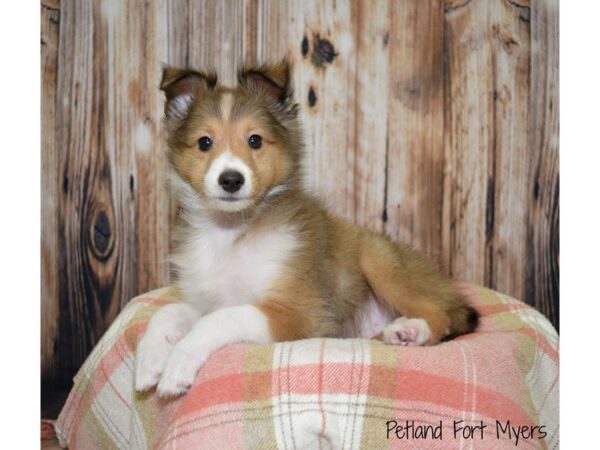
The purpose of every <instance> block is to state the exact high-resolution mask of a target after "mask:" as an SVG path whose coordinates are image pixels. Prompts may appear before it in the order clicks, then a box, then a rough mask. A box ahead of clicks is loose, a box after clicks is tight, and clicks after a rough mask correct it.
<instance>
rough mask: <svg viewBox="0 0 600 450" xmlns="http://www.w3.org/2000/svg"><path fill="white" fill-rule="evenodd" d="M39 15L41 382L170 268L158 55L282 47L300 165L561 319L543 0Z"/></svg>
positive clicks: (227, 59)
mask: <svg viewBox="0 0 600 450" xmlns="http://www.w3.org/2000/svg"><path fill="white" fill-rule="evenodd" d="M41 15H42V29H41V62H42V65H41V70H42V111H41V114H42V130H43V132H42V237H41V246H42V342H41V344H42V347H41V357H42V380H43V385H44V386H45V387H46V388H48V389H51V388H55V389H59V388H67V387H68V386H69V384H70V382H71V377H72V376H73V374H74V373H75V371H76V370H77V368H78V367H79V366H80V364H81V363H82V361H83V360H84V358H85V357H86V356H87V354H88V353H89V351H90V350H91V349H92V347H93V345H94V344H95V343H96V342H97V341H98V339H99V337H100V336H101V335H102V333H103V332H104V330H105V329H106V328H107V327H108V325H109V324H110V323H111V321H112V320H113V319H114V317H115V316H116V315H117V314H118V312H119V311H120V309H121V308H122V307H123V306H124V305H125V304H126V303H127V301H128V300H129V299H130V298H131V297H132V296H134V295H136V294H138V293H140V292H143V291H146V290H149V289H152V288H155V287H158V286H161V285H164V284H166V283H167V282H168V278H169V273H168V266H167V263H166V255H167V252H168V248H169V230H170V228H169V227H170V223H171V222H172V220H173V210H174V208H173V205H172V204H171V201H170V198H169V193H168V191H167V189H166V185H165V177H164V167H165V158H164V143H163V129H162V125H161V112H162V103H163V99H162V96H161V94H160V93H159V91H158V89H157V86H158V83H159V78H160V73H161V70H160V66H161V63H168V64H172V65H182V66H192V67H200V68H201V67H207V66H213V67H215V68H216V69H217V71H218V73H219V75H220V78H221V80H223V81H225V82H227V83H233V81H234V74H235V70H236V67H237V66H238V64H240V63H242V62H243V61H246V60H259V61H263V60H274V59H279V58H281V56H282V55H286V54H287V55H288V56H289V57H290V58H291V59H292V60H293V61H294V62H295V75H296V89H297V91H296V92H297V98H298V101H299V102H300V103H301V104H302V107H303V117H304V121H305V125H306V133H307V141H308V144H309V148H310V153H309V157H308V159H307V164H309V167H311V170H310V171H309V173H310V177H309V179H308V180H307V183H308V185H309V186H311V187H313V188H314V189H315V190H317V191H318V192H320V193H321V194H322V196H323V197H324V198H325V199H327V200H328V201H329V203H330V204H331V208H332V209H333V210H334V211H335V212H337V213H339V214H341V215H342V216H344V217H346V218H348V219H350V220H353V221H355V222H357V223H359V224H362V225H366V226H368V227H371V228H373V229H377V230H382V231H385V232H387V233H388V234H389V235H391V236H392V237H394V238H396V239H399V240H402V241H405V242H408V243H411V244H413V245H414V246H416V247H418V248H420V249H422V250H424V251H425V252H427V253H429V254H432V255H436V256H438V257H439V258H440V259H441V261H442V262H443V264H444V266H445V268H446V269H445V270H447V271H448V273H450V274H452V275H455V276H456V277H459V278H461V279H464V280H468V281H472V282H476V283H481V284H485V285H487V286H490V287H492V288H495V289H498V290H500V291H503V292H505V293H507V294H510V295H513V296H515V297H517V298H520V299H524V300H525V301H527V302H528V303H529V304H532V305H534V306H535V307H537V308H538V309H539V310H541V311H542V312H543V313H544V314H546V315H547V316H548V317H549V318H550V320H552V322H553V323H554V324H555V325H556V326H558V282H559V276H558V260H559V253H558V225H559V224H558V208H559V204H558V192H559V175H558V0H546V1H542V0H538V1H531V2H530V1H529V0H445V1H444V0H382V1H341V0H338V1H320V0H298V1H289V2H285V1H278V0H270V1H268V0H228V1H195V0H189V1H188V0H179V1H178V0H157V1H150V2H148V1H143V0H130V1H126V2H122V1H119V0H102V1H96V0H62V1H59V0H42V3H41ZM332 169H335V172H334V171H333V170H332ZM340 179H343V180H344V183H343V184H342V185H340Z"/></svg>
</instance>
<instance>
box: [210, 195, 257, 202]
mask: <svg viewBox="0 0 600 450" xmlns="http://www.w3.org/2000/svg"><path fill="white" fill-rule="evenodd" d="M217 200H220V201H222V202H230V203H234V202H241V201H245V200H250V197H233V196H228V197H217Z"/></svg>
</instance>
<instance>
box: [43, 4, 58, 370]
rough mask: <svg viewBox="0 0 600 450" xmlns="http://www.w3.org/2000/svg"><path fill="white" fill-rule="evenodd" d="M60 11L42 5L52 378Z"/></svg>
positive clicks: (51, 363)
mask: <svg viewBox="0 0 600 450" xmlns="http://www.w3.org/2000/svg"><path fill="white" fill-rule="evenodd" d="M59 26H60V10H59V9H58V5H57V4H56V3H55V2H42V4H41V69H42V71H41V92H42V97H41V108H42V110H41V121H42V123H41V129H42V130H43V132H42V133H41V148H42V172H41V189H42V190H41V198H42V199H43V201H42V203H41V223H42V227H41V234H42V235H41V252H42V253H41V254H42V258H41V261H42V265H41V276H42V279H41V296H42V305H43V308H44V309H43V314H42V321H41V334H40V335H41V342H40V344H41V367H42V378H51V377H52V375H53V372H54V371H55V364H56V360H55V357H54V344H55V342H56V338H57V335H58V319H59V308H58V301H57V299H58V292H59V291H58V277H57V276H56V275H57V274H56V262H57V261H58V258H59V250H60V249H59V246H58V245H57V244H58V243H57V237H58V208H57V200H58V195H59V194H58V192H59V183H58V181H57V178H56V175H57V173H58V167H59V165H58V158H57V148H56V139H57V134H56V132H55V129H56V110H57V105H56V102H57V92H56V91H57V81H58V80H57V76H58V34H59Z"/></svg>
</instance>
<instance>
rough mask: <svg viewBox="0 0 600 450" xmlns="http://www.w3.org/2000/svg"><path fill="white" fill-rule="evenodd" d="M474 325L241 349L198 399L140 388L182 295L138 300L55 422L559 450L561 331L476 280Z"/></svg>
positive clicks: (214, 434)
mask: <svg viewBox="0 0 600 450" xmlns="http://www.w3.org/2000/svg"><path fill="white" fill-rule="evenodd" d="M469 291H470V301H471V303H472V304H473V305H474V306H475V307H476V308H477V310H478V311H479V313H480V314H481V324H480V327H479V329H478V330H477V332H476V333H473V334H470V335H467V336H462V337H460V338H458V339H455V340H453V341H450V342H445V343H442V344H440V345H436V346H433V347H397V346H389V345H385V344H383V343H381V342H378V341H372V340H365V339H345V340H342V339H308V340H303V341H296V342H284V343H278V344H272V345H253V344H238V345H233V346H229V347H226V348H223V349H221V350H220V351H218V352H217V353H215V354H213V355H212V356H211V358H210V359H209V360H208V362H207V363H206V364H205V365H204V366H203V367H202V369H201V370H200V372H199V374H198V377H197V379H196V381H195V383H194V385H193V386H192V388H191V390H190V391H189V393H188V394H187V395H185V396H182V397H179V398H177V399H171V400H164V399H160V398H158V396H157V395H156V393H155V392H154V391H150V392H147V393H136V392H135V391H134V389H133V374H134V366H135V348H136V344H137V342H138V340H139V338H140V336H141V335H142V334H143V333H144V331H145V329H146V326H147V323H148V320H149V319H150V317H151V316H152V314H153V313H155V312H156V311H157V310H158V309H159V308H160V307H161V306H163V305H165V304H167V303H168V302H172V301H176V299H175V298H174V292H175V291H174V290H173V289H171V288H163V289H159V290H156V291H153V292H150V293H147V294H144V295H142V296H140V297H137V298H136V299H134V300H133V301H131V302H130V303H129V304H128V305H127V307H126V308H125V309H124V310H123V311H122V312H121V314H120V315H119V317H118V318H117V319H116V320H115V322H114V323H113V324H112V326H111V327H110V329H109V330H108V331H107V333H106V334H105V335H104V337H103V338H102V340H101V341H100V342H99V344H98V345H97V346H96V348H95V349H94V351H93V352H92V353H91V354H90V356H89V357H88V359H87V360H86V362H85V363H84V365H83V366H82V368H81V369H80V371H79V373H78V374H77V375H76V377H75V380H74V381H75V383H74V387H73V389H72V391H71V393H70V395H69V398H68V400H67V403H66V405H65V406H64V408H63V410H62V412H61V414H60V416H59V418H58V420H57V421H56V423H55V430H56V433H57V436H58V438H59V442H60V444H61V446H63V447H64V446H67V445H68V446H69V448H72V449H96V448H97V449H112V448H122V449H127V448H131V449H147V448H156V449H175V448H178V449H202V448H210V449H214V448H221V449H230V448H231V449H235V448H259V449H268V448H283V449H295V448H297V449H312V448H315V449H316V448H344V449H350V448H367V449H368V448H377V449H379V448H413V449H414V448H449V449H458V448H461V449H462V448H477V449H481V448H494V449H497V448H515V446H517V447H520V448H555V447H558V442H559V430H558V336H557V334H556V331H555V330H554V328H553V327H552V326H551V325H550V323H549V322H548V321H547V320H546V319H545V318H544V317H543V316H542V315H541V314H540V313H539V312H537V311H535V310H534V309H533V308H531V307H529V306H527V305H525V304H524V303H522V302H519V301H517V300H514V299H512V298H510V297H507V296H505V295H502V294H500V293H497V292H494V291H491V290H488V289H485V288H481V287H470V288H469Z"/></svg>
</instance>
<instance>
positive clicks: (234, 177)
mask: <svg viewBox="0 0 600 450" xmlns="http://www.w3.org/2000/svg"><path fill="white" fill-rule="evenodd" d="M219 184H220V185H221V187H222V188H223V189H224V190H226V191H227V192H231V193H233V192H237V191H239V190H240V188H241V187H242V186H243V184H244V175H242V174H241V173H239V172H238V171H236V170H227V171H225V172H223V173H222V174H221V175H219Z"/></svg>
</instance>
